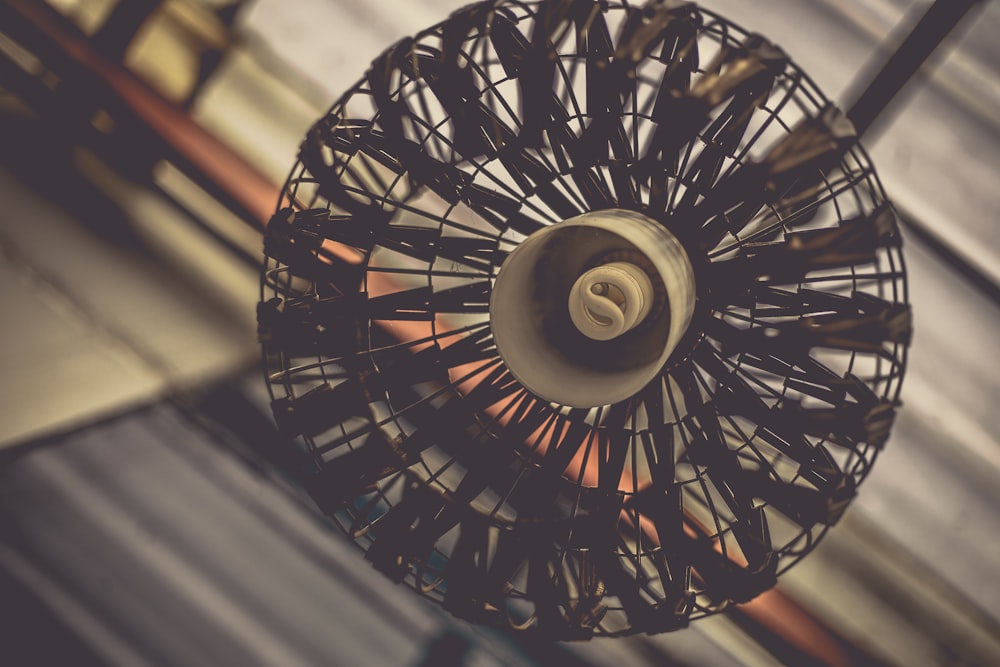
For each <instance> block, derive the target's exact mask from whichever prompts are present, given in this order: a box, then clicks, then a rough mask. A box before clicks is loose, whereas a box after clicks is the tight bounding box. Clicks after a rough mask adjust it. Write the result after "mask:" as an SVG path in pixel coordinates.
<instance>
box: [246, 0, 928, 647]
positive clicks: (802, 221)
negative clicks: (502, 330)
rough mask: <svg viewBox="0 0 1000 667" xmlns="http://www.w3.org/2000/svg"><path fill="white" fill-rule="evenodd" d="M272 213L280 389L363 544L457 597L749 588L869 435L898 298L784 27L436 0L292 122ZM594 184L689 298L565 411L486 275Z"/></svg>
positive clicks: (684, 617) (506, 607)
mask: <svg viewBox="0 0 1000 667" xmlns="http://www.w3.org/2000/svg"><path fill="white" fill-rule="evenodd" d="M278 209H279V210H278V212H277V213H276V215H275V216H274V217H273V219H272V220H271V222H270V224H269V226H268V231H267V236H266V254H267V265H266V268H265V272H264V277H263V294H262V301H261V304H260V307H259V323H260V336H261V340H262V345H263V350H264V356H265V362H266V366H267V380H268V383H269V386H270V388H271V391H272V394H273V396H274V403H273V407H274V413H275V417H276V419H277V420H278V422H279V425H280V427H281V428H282V430H283V431H284V432H285V433H286V434H287V435H289V436H291V437H293V438H295V439H296V440H297V441H298V442H299V443H301V444H302V445H303V446H304V447H305V448H306V449H307V451H308V452H309V454H310V455H311V461H312V464H313V469H312V470H311V471H310V473H309V474H308V475H307V479H306V483H307V485H308V488H309V489H310V491H311V493H312V494H313V496H314V498H315V499H316V501H317V503H318V504H319V505H320V506H321V508H322V509H323V510H324V511H325V512H326V513H327V514H329V516H330V517H332V518H333V520H334V521H335V522H336V523H337V524H338V525H339V526H340V527H341V528H342V529H343V530H344V532H345V533H346V534H347V535H348V536H349V537H350V538H352V539H353V540H355V541H356V542H357V544H358V545H360V547H361V548H362V549H363V550H364V551H365V554H366V557H367V558H368V560H370V561H371V562H372V564H373V565H374V566H375V567H376V568H378V569H379V570H381V571H382V572H384V573H385V574H386V575H388V576H390V577H392V578H393V579H396V580H399V581H405V582H407V583H408V584H409V585H411V586H412V587H413V588H415V589H416V590H417V591H418V592H420V593H421V594H423V595H426V596H428V597H430V598H432V599H435V600H438V601H439V602H440V603H441V604H442V605H444V607H445V608H447V609H448V610H450V611H451V612H453V613H454V614H456V615H458V616H461V617H463V618H466V619H469V620H472V621H475V622H481V623H488V624H492V625H497V626H502V627H514V628H524V629H531V630H533V631H537V632H541V633H543V634H545V635H546V636H550V637H553V638H560V639H561V638H585V637H589V636H591V635H621V634H628V633H634V632H662V631H668V630H673V629H676V628H680V627H684V626H685V625H686V624H687V623H688V622H689V620H690V619H692V618H698V617H702V616H705V615H708V614H711V613H714V612H716V611H719V610H720V609H722V608H724V607H725V606H726V605H727V604H730V603H731V602H734V601H735V602H740V601H746V600H749V599H751V598H753V597H754V596H756V595H757V594H759V593H761V592H762V591H764V590H766V589H768V588H769V587H771V586H773V585H774V583H775V581H776V577H777V575H778V574H779V573H781V572H782V571H783V570H785V569H787V568H788V567H789V566H790V565H792V564H794V563H795V562H796V561H797V560H798V559H799V558H801V557H802V556H803V555H805V554H806V553H807V552H809V551H810V550H811V549H812V548H813V547H814V546H815V545H816V543H817V541H818V540H819V539H820V537H821V536H822V535H823V533H824V532H825V531H826V530H827V528H828V527H829V526H831V525H833V524H834V523H836V522H837V520H838V519H839V518H840V517H841V515H842V514H843V512H844V510H845V508H846V507H847V505H848V504H849V503H850V501H851V500H852V499H853V498H854V496H855V493H856V489H857V487H858V484H859V483H860V482H861V481H862V480H863V479H864V477H865V476H866V475H867V474H868V472H869V470H870V468H871V465H872V464H873V462H874V460H875V458H876V456H877V454H878V452H879V450H880V448H881V447H882V446H883V445H884V443H885V442H886V438H887V437H888V434H889V431H890V427H891V425H892V421H893V416H894V410H895V406H896V403H897V398H898V395H899V391H900V383H901V380H902V376H903V372H904V368H905V360H906V350H907V346H908V344H909V338H910V310H909V306H908V304H907V295H906V283H905V272H904V266H903V261H902V257H901V255H900V236H899V233H898V230H897V227H896V220H895V216H894V213H893V211H892V209H891V206H890V205H889V204H888V203H887V202H886V200H885V195H884V192H883V190H882V186H881V185H880V183H879V181H878V178H877V176H876V174H875V172H874V170H873V168H872V165H871V163H870V161H869V159H868V157H867V156H866V154H865V153H864V151H863V150H862V148H861V147H860V146H859V145H858V144H857V142H856V137H855V134H854V131H853V128H852V127H851V124H850V123H849V122H848V121H846V119H845V118H844V117H843V115H842V114H841V113H840V112H839V111H838V110H837V109H836V108H835V107H834V106H832V105H831V104H830V103H829V101H828V100H827V99H826V98H825V97H824V95H823V94H822V93H821V92H820V91H819V90H818V89H817V88H816V86H815V85H814V84H813V83H812V82H811V81H810V79H809V77H808V76H807V75H806V74H805V73H804V72H802V71H801V70H800V69H799V68H798V67H796V66H795V64H794V63H792V62H791V61H790V60H789V58H788V57H787V56H786V55H785V54H784V53H783V52H782V51H781V50H780V49H779V48H778V47H776V46H775V45H773V44H772V43H770V42H769V41H767V40H766V39H765V38H763V37H761V36H758V35H751V34H747V33H746V32H745V31H743V30H741V29H740V28H738V27H736V26H734V25H732V24H731V23H729V22H728V21H726V20H725V19H723V18H722V17H719V16H717V15H715V14H713V13H711V12H709V11H706V10H704V9H701V8H698V7H696V6H695V5H693V4H691V3H683V2H670V1H661V2H655V1H651V2H647V3H646V4H639V3H634V2H632V3H629V2H624V1H621V0H542V1H534V2H516V1H513V0H491V1H487V2H481V3H478V4H474V5H470V6H469V7H467V8H465V9H462V10H459V11H458V12H456V13H455V14H453V15H452V16H451V17H450V18H448V19H447V20H446V21H444V22H442V23H439V24H437V25H435V26H434V27H432V28H429V29H427V30H425V31H423V32H421V33H420V34H419V35H417V36H416V37H414V38H412V39H405V40H403V41H401V42H399V43H397V44H396V45H394V46H392V47H390V48H389V49H388V50H386V51H385V52H384V53H383V54H382V55H381V56H379V58H377V59H376V61H375V62H374V63H373V64H372V66H371V69H370V70H369V71H368V73H367V74H366V75H365V77H364V78H362V79H361V80H360V81H359V82H358V83H357V84H356V85H355V86H354V87H353V88H351V89H350V90H349V91H348V92H347V93H346V94H345V95H344V96H343V97H342V98H341V99H340V100H339V101H338V102H337V103H336V104H334V106H333V107H332V108H331V109H330V111H329V112H328V113H327V115H326V116H324V117H323V118H321V119H320V120H319V121H318V122H317V123H316V124H315V125H314V126H313V127H312V129H311V130H310V131H309V133H308V135H307V136H306V138H305V141H304V142H303V144H302V148H301V150H300V153H299V162H298V164H297V165H296V166H295V168H294V169H293V171H292V173H291V176H290V177H289V180H288V182H287V184H286V186H285V189H284V194H283V198H282V200H281V202H279V205H278ZM609 209H610V210H617V211H627V212H636V213H639V214H642V216H645V217H646V218H648V219H650V220H652V221H654V222H655V223H656V224H657V225H660V226H662V227H663V228H664V229H665V230H667V231H669V232H670V234H672V235H673V237H675V238H676V239H677V240H678V241H679V242H680V244H681V245H682V246H683V249H684V252H685V253H686V255H687V257H688V258H689V260H690V265H691V268H692V269H693V275H694V285H695V292H694V299H695V300H694V310H693V315H692V316H691V321H690V324H689V325H688V326H687V328H686V330H685V332H684V335H683V337H682V338H681V340H680V341H679V343H677V344H676V347H675V348H674V349H672V350H671V351H670V354H669V358H667V360H666V362H665V363H664V364H663V365H662V368H659V367H657V369H658V370H657V371H656V375H655V377H654V379H653V380H652V381H650V382H649V383H648V384H646V385H645V386H644V387H643V388H642V389H641V390H639V391H637V392H636V393H634V394H633V395H630V396H628V397H627V398H625V399H624V400H616V401H614V402H609V403H607V404H601V405H593V406H590V407H572V406H568V405H563V404H560V403H558V402H554V401H552V400H549V399H547V398H546V397H545V396H539V395H537V394H536V393H533V392H532V391H531V390H529V389H528V388H526V387H525V386H524V384H523V383H522V382H521V381H519V380H518V379H517V377H515V376H514V374H512V373H511V372H510V370H509V368H508V363H507V361H506V360H505V358H504V356H503V355H501V353H500V351H499V350H498V349H497V346H496V344H495V342H494V336H493V322H492V321H491V295H492V293H493V288H494V285H495V283H496V279H497V276H498V273H499V271H500V270H501V267H502V266H503V265H504V262H505V260H506V259H507V258H508V257H509V256H510V255H511V254H512V253H514V252H515V251H516V250H517V248H518V247H519V246H520V244H521V243H522V242H524V241H525V240H526V239H528V238H531V237H532V235H534V234H537V233H539V232H540V231H541V230H544V229H546V228H548V227H550V226H552V225H559V224H560V223H562V222H564V221H566V220H569V219H572V218H575V217H576V216H580V215H581V214H584V213H588V212H594V211H604V210H609ZM640 250H641V249H640ZM574 335H575V334H567V335H566V337H565V338H563V339H560V341H558V342H557V344H555V345H554V347H558V348H565V350H563V349H559V350H558V352H559V353H562V352H563V351H565V352H566V354H569V355H571V356H572V355H573V354H574V352H573V350H574V349H575V346H580V345H587V346H589V347H587V348H586V353H581V354H579V355H577V356H576V357H574V358H579V359H580V360H581V361H580V363H584V364H590V363H592V364H593V365H594V366H595V367H600V366H601V365H602V364H613V363H615V360H616V359H618V358H619V357H620V356H621V355H622V354H625V352H624V350H623V345H622V344H618V346H617V347H616V346H615V345H616V344H615V342H614V341H611V342H608V343H607V344H605V343H603V342H601V343H597V342H592V341H591V342H586V341H584V342H580V341H578V340H577V339H576V338H574V337H573V336H574ZM581 340H582V339H581Z"/></svg>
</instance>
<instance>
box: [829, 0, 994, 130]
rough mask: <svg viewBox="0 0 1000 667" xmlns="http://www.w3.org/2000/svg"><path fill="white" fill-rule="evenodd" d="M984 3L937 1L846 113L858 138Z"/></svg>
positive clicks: (956, 0)
mask: <svg viewBox="0 0 1000 667" xmlns="http://www.w3.org/2000/svg"><path fill="white" fill-rule="evenodd" d="M982 2H983V0H935V2H934V4H933V5H931V7H930V9H928V10H927V11H926V12H925V13H924V15H923V16H922V17H921V18H920V21H918V22H917V25H916V26H914V28H913V30H911V31H910V34H908V35H907V36H906V38H905V39H904V40H903V43H902V44H900V45H899V48H898V49H896V52H895V53H893V54H892V55H891V56H890V57H889V60H888V61H886V62H885V64H884V65H882V68H881V69H880V70H879V72H878V74H876V75H875V77H874V78H873V79H872V80H871V82H869V83H868V85H867V87H866V88H865V91H864V92H863V93H861V95H860V96H858V98H857V100H856V101H855V102H854V103H853V104H852V105H851V108H850V110H849V111H848V112H847V116H848V117H849V118H850V119H851V121H852V122H853V123H854V127H855V129H856V130H857V133H858V136H859V137H862V136H864V134H865V133H866V132H867V131H868V130H869V129H870V128H871V126H872V125H873V124H874V123H875V121H876V120H878V118H879V117H880V116H881V115H882V114H883V112H885V110H886V109H887V108H888V107H889V106H890V105H891V104H892V101H893V99H895V97H896V96H897V95H898V94H899V91H900V90H901V89H902V88H903V86H905V85H906V82H907V81H909V80H910V78H911V77H912V76H913V75H914V74H915V73H916V72H917V71H918V70H919V69H920V68H921V66H922V65H923V64H924V61H926V60H927V58H928V57H930V55H931V54H932V53H934V51H935V50H936V49H937V48H938V46H940V45H941V42H943V41H944V40H945V38H946V37H947V36H948V35H949V34H950V33H951V31H952V30H954V29H955V26H957V25H958V23H959V22H960V21H961V20H962V18H963V17H965V15H966V14H968V13H969V11H970V10H971V9H972V8H973V7H975V6H976V5H979V4H981V3H982ZM858 87H860V86H858Z"/></svg>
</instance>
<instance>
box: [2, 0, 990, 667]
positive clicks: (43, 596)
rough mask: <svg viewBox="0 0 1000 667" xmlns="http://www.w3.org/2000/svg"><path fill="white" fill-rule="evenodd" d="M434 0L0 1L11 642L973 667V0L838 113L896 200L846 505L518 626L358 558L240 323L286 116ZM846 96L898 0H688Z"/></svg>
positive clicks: (985, 443) (983, 310) (981, 168)
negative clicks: (698, 574)
mask: <svg viewBox="0 0 1000 667" xmlns="http://www.w3.org/2000/svg"><path fill="white" fill-rule="evenodd" d="M462 4H464V3H463V2H462V0H408V1H407V2H405V3H399V2H389V1H388V0H372V1H368V2H366V1H363V0H294V1H292V0H236V1H233V0H47V1H43V0H0V284H2V289H0V313H2V325H0V331H2V334H0V335H2V339H0V341H2V345H0V638H2V641H0V655H2V656H3V657H2V661H3V663H4V664H8V665H12V666H14V665H16V666H20V665H74V666H75V665H141V666H145V665H150V666H154V665H185V666H195V665H247V666H250V665H277V666H282V667H283V666H293V665H304V666H305V665H348V666H354V665H386V666H393V667H395V666H399V667H411V666H412V667H417V666H419V665H455V666H458V665H467V666H470V667H471V666H474V665H475V666H478V665H555V664H559V665H580V666H599V665H616V666H618V667H620V666H621V665H623V664H628V665H654V664H655V665H691V666H694V665H776V664H791V665H892V666H896V665H899V666H903V665H905V666H908V667H912V666H918V667H919V666H923V665H928V666H930V665H998V664H1000V565H998V564H1000V511H998V510H1000V410H998V409H997V408H996V402H997V399H998V398H1000V346H998V344H997V332H998V331H1000V237H998V235H997V233H996V231H997V225H998V223H1000V185H998V184H1000V44H998V43H997V40H996V35H998V34H1000V5H998V3H996V2H989V1H987V2H983V3H981V7H979V8H978V10H977V11H974V12H973V13H972V14H970V16H968V17H967V19H966V20H965V21H964V22H963V23H962V24H961V25H960V27H959V29H958V30H957V31H956V33H955V34H954V35H953V36H952V38H951V39H950V40H949V41H948V42H947V43H946V44H945V46H944V47H943V48H942V49H941V50H940V51H939V52H938V54H937V55H936V56H935V57H934V58H932V60H931V61H930V62H929V63H928V64H927V65H926V66H925V67H924V69H923V70H922V71H921V72H920V73H919V74H918V76H917V77H916V78H915V79H914V80H913V81H912V82H911V84H910V85H909V86H908V87H907V88H906V89H905V90H904V93H903V94H902V95H901V96H900V97H899V98H897V100H896V103H895V104H894V105H893V107H892V109H891V110H890V113H889V114H888V115H887V116H886V117H884V118H883V119H882V121H881V122H880V123H879V124H878V125H876V126H875V127H874V128H873V130H872V132H871V134H870V135H869V136H868V137H867V138H866V142H865V143H866V146H867V148H868V149H869V151H870V153H871V154H872V157H873V160H874V162H875V164H876V167H877V169H878V171H879V174H880V176H881V177H882V180H883V182H884V184H885V186H886V188H887V190H888V192H889V195H890V197H891V198H892V199H894V201H895V202H896V204H897V206H898V207H899V209H900V211H901V214H902V216H903V220H904V233H905V237H906V247H905V250H906V259H907V263H908V269H909V272H910V290H911V291H910V298H911V301H912V303H913V307H914V312H915V317H916V336H915V340H914V344H913V347H912V351H911V357H910V359H911V360H910V365H909V371H908V377H907V379H906V382H905V383H904V389H903V401H904V408H903V409H902V411H901V412H900V415H899V417H898V419H897V423H896V427H895V430H894V432H893V436H892V438H891V440H890V443H889V445H888V447H887V449H886V451H885V452H884V454H882V456H881V460H880V462H879V463H878V465H876V466H875V468H874V472H873V473H872V474H871V476H870V477H869V478H868V480H867V481H866V483H865V484H864V485H863V486H862V488H861V493H860V495H859V497H858V499H857V501H856V502H855V503H854V505H853V506H852V509H851V510H850V511H849V512H848V513H847V515H846V517H845V518H844V519H843V520H842V522H841V523H840V524H839V525H838V526H837V528H836V529H835V530H833V531H831V533H830V534H829V535H828V536H827V537H826V538H825V540H824V542H823V543H822V544H821V545H820V547H819V548H818V549H817V550H816V551H815V552H814V553H812V554H811V555H810V557H808V558H806V559H805V560H804V561H803V562H802V563H801V564H799V565H797V566H796V567H795V568H793V569H792V570H791V571H790V572H788V573H787V574H786V575H784V576H783V578H782V579H781V580H780V584H779V590H778V592H777V593H776V594H774V595H768V596H765V598H764V599H762V600H761V601H759V602H756V603H754V604H752V605H750V606H749V607H747V608H734V609H733V610H731V611H730V612H727V613H725V614H721V615H718V616H715V617H711V618H708V619H704V620H700V621H697V622H696V623H694V624H693V625H692V627H691V628H690V629H688V630H685V631H681V632H676V633H672V634H669V635H660V636H653V637H635V638H628V639H621V640H600V641H593V642H590V643H587V644H545V643H540V642H536V641H533V640H530V639H524V638H518V637H510V636H506V635H503V634H501V633H497V632H493V631H487V630H482V629H479V628H475V627H472V626H469V625H467V624H464V623H462V622H460V621H457V620H455V619H454V618H452V617H451V616H449V615H448V614H446V613H444V612H442V611H441V610H440V609H438V608H437V607H435V606H434V605H431V604H429V603H427V602H425V601H424V600H422V599H421V598H419V597H418V596H416V595H414V594H413V593H412V592H409V591H407V590H405V588H403V587H400V586H395V585H393V584H392V583H390V582H388V581H387V580H385V579H383V578H382V576H381V575H379V574H378V573H376V572H375V571H374V570H373V569H372V568H371V567H370V566H369V565H368V564H367V563H366V562H365V561H364V559H363V557H362V555H361V553H360V552H359V551H357V550H356V549H355V548H354V547H353V545H352V544H350V543H349V542H348V541H347V540H345V539H343V538H341V537H340V536H339V535H338V534H337V533H336V532H334V531H333V530H331V529H330V526H329V525H328V524H327V522H326V521H325V519H324V518H323V517H322V516H320V515H319V513H318V512H317V511H316V510H315V509H314V507H313V505H312V503H311V501H310V499H309V498H308V496H307V495H306V494H305V493H304V492H303V491H302V490H301V489H300V488H299V487H298V486H297V485H296V484H295V482H294V478H295V470H296V465H297V462H296V461H295V460H294V459H292V458H290V454H289V453H288V452H287V451H286V450H285V449H283V448H282V447H281V446H280V439H279V438H278V437H277V436H276V434H275V432H274V427H273V425H272V423H271V419H270V410H269V407H268V398H267V396H266V391H265V388H264V381H263V378H262V375H261V371H260V369H259V362H258V348H257V343H256V339H255V328H256V327H255V305H256V302H257V299H258V295H259V287H258V272H259V266H260V264H259V263H260V261H261V258H262V243H261V232H260V230H261V229H262V225H263V223H264V222H265V221H266V220H267V219H268V218H269V216H270V214H271V213H272V212H273V210H274V207H275V205H276V203H277V200H278V192H279V187H280V184H281V183H282V181H283V180H284V178H285V176H286V174H287V171H288V170H289V169H290V167H291V166H292V164H293V162H294V158H295V154H296V150H297V146H298V143H299V141H300V139H301V137H303V136H304V134H305V131H306V129H307V127H308V126H309V125H310V124H311V123H312V122H313V121H314V120H315V119H316V118H318V117H319V116H320V115H321V114H322V113H323V112H324V111H325V109H326V108H327V107H328V106H329V105H330V104H331V103H332V102H333V101H334V100H335V99H336V97H337V96H338V95H339V93H340V92H342V91H343V90H345V89H346V88H347V87H348V86H350V85H351V84H352V83H353V81H355V80H356V79H357V78H358V77H359V76H360V75H361V74H362V73H363V72H364V70H365V69H366V68H367V65H368V63H369V62H370V61H371V60H372V58H374V57H375V56H376V55H378V53H380V52H381V51H382V50H383V49H384V48H385V47H387V46H388V45H389V44H391V43H392V42H394V41H395V40H397V39H399V38H401V37H403V36H405V35H409V34H413V33H415V32H416V31H418V30H419V29H421V28H423V27H426V26H428V25H430V24H432V23H435V22H437V21H439V20H441V19H443V18H445V17H446V16H447V15H448V14H449V13H450V12H451V11H453V10H454V9H456V8H457V7H459V6H461V5H462ZM704 4H705V6H706V7H708V8H709V9H712V10H714V11H717V12H718V13H720V14H722V15H724V16H726V17H727V18H730V19H731V20H733V21H734V22H736V23H738V24H740V25H742V26H744V27H745V28H747V29H749V30H754V31H758V32H761V33H763V34H764V35H767V36H768V37H769V38H771V39H772V40H773V41H775V42H777V43H778V44H779V45H780V46H782V47H783V48H784V49H785V51H786V52H788V53H789V55H790V56H791V57H792V59H793V60H795V61H796V62H797V63H798V64H799V65H800V66H801V67H802V68H803V69H804V70H805V71H806V72H807V73H809V74H810V75H811V76H812V77H813V78H814V79H815V80H816V82H817V83H818V84H819V86H820V87H821V88H822V89H824V90H825V91H826V93H827V94H828V95H829V96H830V97H831V98H832V99H834V100H839V101H840V102H841V103H842V104H844V105H847V104H849V102H850V101H851V100H852V99H853V98H854V97H855V96H856V95H857V93H858V92H859V90H858V81H865V80H866V79H867V78H868V77H869V76H870V75H871V73H872V72H873V69H872V68H873V67H874V68H877V67H878V65H879V64H880V63H881V62H882V61H884V60H885V58H886V57H887V56H888V55H889V54H890V53H891V52H892V51H893V50H894V48H895V47H896V45H898V43H899V41H900V40H901V39H902V37H903V36H904V35H905V34H906V32H907V29H908V27H909V26H912V25H913V24H914V22H915V21H916V19H917V18H918V17H919V16H920V15H921V13H922V12H923V11H925V10H926V8H927V7H928V6H929V5H930V3H929V2H928V1H927V0H813V1H812V2H801V1H800V0H768V2H754V3H749V2H745V1H741V0H705V2H704Z"/></svg>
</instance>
